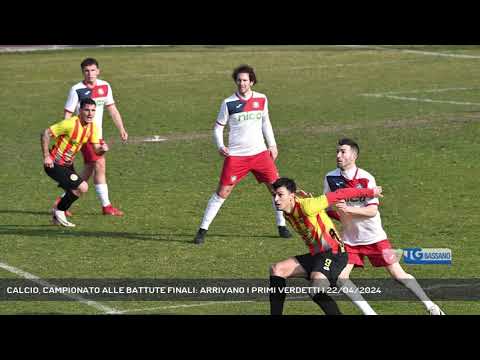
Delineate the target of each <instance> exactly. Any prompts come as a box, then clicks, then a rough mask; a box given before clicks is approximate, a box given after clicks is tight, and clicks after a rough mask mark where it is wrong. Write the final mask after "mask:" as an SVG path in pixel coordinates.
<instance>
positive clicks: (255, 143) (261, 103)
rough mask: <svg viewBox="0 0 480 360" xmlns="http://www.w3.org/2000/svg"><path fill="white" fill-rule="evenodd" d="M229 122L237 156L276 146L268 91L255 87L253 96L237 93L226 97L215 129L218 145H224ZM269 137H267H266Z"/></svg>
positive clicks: (230, 144)
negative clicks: (224, 133)
mask: <svg viewBox="0 0 480 360" xmlns="http://www.w3.org/2000/svg"><path fill="white" fill-rule="evenodd" d="M227 123H228V125H229V127H230V131H229V136H228V149H229V154H230V155H233V156H250V155H256V154H259V153H261V152H263V151H265V150H267V147H266V145H265V140H266V141H267V144H268V146H269V147H270V146H274V145H276V143H275V137H274V135H273V130H272V125H271V123H270V117H269V114H268V100H267V97H266V96H265V95H264V94H261V93H258V92H255V91H252V96H251V97H250V98H249V99H248V100H245V99H243V98H241V97H240V96H238V95H237V94H236V93H235V94H233V95H232V96H230V97H228V98H226V99H225V100H223V102H222V105H221V107H220V111H219V113H218V116H217V121H216V124H217V125H216V127H218V128H220V127H222V128H221V129H220V131H219V132H218V133H217V132H215V140H216V142H217V147H219V148H220V147H222V146H223V127H224V126H225V125H227ZM264 137H265V138H264Z"/></svg>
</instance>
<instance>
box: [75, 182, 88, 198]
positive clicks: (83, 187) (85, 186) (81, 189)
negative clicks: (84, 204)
mask: <svg viewBox="0 0 480 360" xmlns="http://www.w3.org/2000/svg"><path fill="white" fill-rule="evenodd" d="M77 190H78V192H79V193H80V194H85V193H86V192H87V191H88V183H87V182H86V181H82V183H81V184H80V185H79V186H78V188H77ZM77 196H78V195H77Z"/></svg>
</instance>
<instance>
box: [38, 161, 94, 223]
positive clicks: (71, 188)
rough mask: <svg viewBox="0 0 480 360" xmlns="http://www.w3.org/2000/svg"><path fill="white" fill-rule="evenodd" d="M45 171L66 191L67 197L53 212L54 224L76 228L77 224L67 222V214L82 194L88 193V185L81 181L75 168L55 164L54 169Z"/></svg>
mask: <svg viewBox="0 0 480 360" xmlns="http://www.w3.org/2000/svg"><path fill="white" fill-rule="evenodd" d="M45 171H46V172H47V174H48V175H49V176H50V177H51V178H52V179H54V180H55V181H57V182H58V183H59V186H60V187H62V188H63V189H64V190H65V195H64V196H63V197H62V198H61V200H60V201H59V203H58V205H57V207H56V208H54V209H53V211H52V221H53V223H54V224H56V225H63V226H66V227H73V226H75V224H73V223H71V222H69V221H68V220H67V218H66V215H65V212H66V211H67V210H68V209H69V208H70V206H71V205H72V204H73V203H74V202H75V201H76V200H77V199H78V197H79V196H80V195H81V194H82V193H84V192H87V191H88V184H87V183H86V182H85V181H83V180H82V179H81V177H80V176H79V175H78V174H77V173H76V172H75V170H74V168H73V167H65V166H59V165H57V164H54V166H53V168H45Z"/></svg>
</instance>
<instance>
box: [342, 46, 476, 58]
mask: <svg viewBox="0 0 480 360" xmlns="http://www.w3.org/2000/svg"><path fill="white" fill-rule="evenodd" d="M334 46H337V47H347V48H354V49H373V50H387V51H399V52H403V53H408V54H417V55H427V56H443V57H454V58H461V59H480V56H478V55H467V54H449V53H441V52H436V51H420V50H409V49H396V48H390V47H386V46H373V45H334Z"/></svg>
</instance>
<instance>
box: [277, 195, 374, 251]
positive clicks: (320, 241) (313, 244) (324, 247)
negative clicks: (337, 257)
mask: <svg viewBox="0 0 480 360" xmlns="http://www.w3.org/2000/svg"><path fill="white" fill-rule="evenodd" d="M361 196H365V197H373V189H353V188H352V189H340V190H337V191H335V192H330V193H327V194H325V195H321V196H319V197H315V198H299V197H295V206H294V208H293V211H292V213H291V214H288V213H285V219H286V220H287V221H288V223H289V224H290V225H291V226H292V228H293V229H294V230H295V231H296V232H297V233H298V234H299V235H300V236H301V237H302V239H303V241H304V242H305V244H306V245H307V246H308V248H309V250H310V254H312V255H315V254H318V253H321V252H326V251H329V250H331V251H332V252H333V253H337V252H338V251H341V252H343V251H344V246H343V241H342V240H341V239H340V236H339V235H338V232H337V229H336V228H335V225H334V224H333V222H332V220H331V219H330V217H329V216H328V215H327V213H326V209H327V208H328V207H329V206H330V205H333V204H334V203H335V202H337V201H339V200H344V199H350V198H354V197H361Z"/></svg>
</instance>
